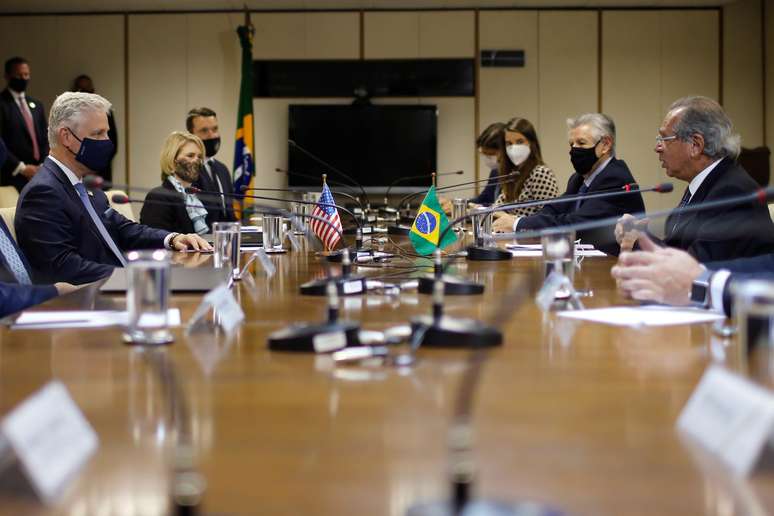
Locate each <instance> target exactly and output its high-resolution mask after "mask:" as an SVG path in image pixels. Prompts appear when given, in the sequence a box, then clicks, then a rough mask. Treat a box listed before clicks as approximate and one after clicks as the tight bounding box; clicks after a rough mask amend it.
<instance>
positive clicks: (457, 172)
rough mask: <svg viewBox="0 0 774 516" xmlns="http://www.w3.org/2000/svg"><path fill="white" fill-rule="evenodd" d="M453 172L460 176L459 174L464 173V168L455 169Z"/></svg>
mask: <svg viewBox="0 0 774 516" xmlns="http://www.w3.org/2000/svg"><path fill="white" fill-rule="evenodd" d="M454 173H455V174H457V175H458V176H460V175H462V174H464V173H465V171H464V170H458V171H456V172H454Z"/></svg>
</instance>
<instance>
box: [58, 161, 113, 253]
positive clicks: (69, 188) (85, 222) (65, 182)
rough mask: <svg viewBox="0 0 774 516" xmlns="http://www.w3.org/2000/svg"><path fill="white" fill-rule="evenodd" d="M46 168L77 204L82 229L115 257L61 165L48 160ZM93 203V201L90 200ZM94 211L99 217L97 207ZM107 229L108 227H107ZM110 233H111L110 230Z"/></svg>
mask: <svg viewBox="0 0 774 516" xmlns="http://www.w3.org/2000/svg"><path fill="white" fill-rule="evenodd" d="M43 165H44V166H46V165H48V166H49V167H50V168H51V172H52V174H53V176H54V178H55V179H56V180H57V181H59V182H60V183H61V184H62V188H63V189H64V190H65V192H67V195H68V196H69V197H70V201H71V202H73V203H75V204H76V205H77V206H78V207H79V208H80V210H78V213H79V216H80V224H79V225H80V227H82V228H83V227H86V228H88V229H89V231H90V232H91V234H92V236H93V237H94V238H96V239H97V240H99V241H100V242H102V246H103V247H104V248H105V249H107V250H108V252H109V253H110V255H111V256H112V255H113V251H112V250H111V249H110V247H109V246H108V245H107V243H106V242H105V241H104V239H103V238H102V235H100V234H99V230H98V229H97V227H96V226H95V225H94V221H92V220H91V217H90V216H89V213H88V212H87V211H86V207H85V206H84V205H83V203H82V202H81V198H80V196H79V195H78V192H76V191H75V188H74V187H73V184H72V183H71V182H70V179H68V177H67V175H66V174H65V172H64V170H62V169H61V168H59V165H57V164H56V163H54V162H53V161H52V160H50V159H48V158H46V161H45V162H44V163H43ZM90 201H91V199H90ZM91 205H92V206H94V203H93V202H92V203H91ZM94 211H96V212H97V216H99V211H98V210H97V208H96V207H94ZM105 229H107V226H106V227H105ZM108 233H110V231H109V230H108Z"/></svg>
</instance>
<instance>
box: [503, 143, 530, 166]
mask: <svg viewBox="0 0 774 516" xmlns="http://www.w3.org/2000/svg"><path fill="white" fill-rule="evenodd" d="M505 152H506V154H508V158H510V160H511V163H513V164H514V165H516V166H517V167H518V166H519V165H521V164H522V163H524V160H526V159H527V158H528V157H529V154H530V149H529V145H524V144H518V145H506V147H505Z"/></svg>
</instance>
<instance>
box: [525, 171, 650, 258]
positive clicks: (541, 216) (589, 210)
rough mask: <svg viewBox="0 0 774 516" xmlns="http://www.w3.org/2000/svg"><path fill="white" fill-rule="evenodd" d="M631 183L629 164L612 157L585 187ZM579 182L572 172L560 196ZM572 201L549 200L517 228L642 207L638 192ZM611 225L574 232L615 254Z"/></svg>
mask: <svg viewBox="0 0 774 516" xmlns="http://www.w3.org/2000/svg"><path fill="white" fill-rule="evenodd" d="M629 183H634V177H632V173H631V172H630V171H629V167H628V166H626V163H625V162H624V161H623V160H620V159H617V158H613V159H611V160H610V163H608V164H607V166H606V167H605V168H604V169H603V170H602V171H601V172H600V173H599V174H597V176H596V177H595V178H594V180H593V181H592V182H591V185H590V187H589V189H588V193H594V192H601V191H604V190H620V189H621V188H622V187H623V186H624V185H626V184H629ZM582 185H583V176H581V175H579V174H577V173H576V174H573V175H572V176H570V179H569V180H568V181H567V190H566V191H565V192H564V193H563V194H562V197H564V196H567V195H575V194H577V193H578V190H579V189H580V188H581V186H582ZM575 206H576V201H568V202H563V203H557V204H549V205H547V206H543V208H542V209H541V210H540V211H539V212H537V213H535V214H534V215H530V216H529V217H523V218H521V219H520V220H519V225H518V227H517V229H518V230H522V231H523V230H532V229H543V228H550V227H554V226H564V225H567V224H577V223H578V222H587V221H590V220H599V219H604V218H607V217H618V216H621V215H623V214H624V213H640V212H643V211H645V204H644V203H643V202H642V194H640V193H639V192H637V193H631V194H626V195H620V196H616V197H607V198H604V199H589V200H587V201H582V202H581V205H580V207H578V209H577V210H576V209H575ZM614 230H615V226H609V227H605V228H600V229H595V230H590V231H581V232H578V235H577V236H578V238H580V239H581V240H582V241H583V242H584V243H590V244H593V245H594V247H596V248H597V249H600V250H602V251H604V252H606V253H608V254H614V255H617V254H618V253H619V252H620V246H619V245H618V243H617V242H616V241H615V235H614V233H613V232H614Z"/></svg>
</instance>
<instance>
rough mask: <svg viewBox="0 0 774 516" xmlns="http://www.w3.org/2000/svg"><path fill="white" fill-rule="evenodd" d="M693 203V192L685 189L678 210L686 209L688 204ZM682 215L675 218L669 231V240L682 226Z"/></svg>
mask: <svg viewBox="0 0 774 516" xmlns="http://www.w3.org/2000/svg"><path fill="white" fill-rule="evenodd" d="M689 202H691V190H690V189H689V188H686V189H685V193H683V198H682V199H680V204H678V205H677V209H678V210H679V209H681V208H685V207H686V206H688V203H689ZM680 215H682V214H681V213H679V212H678V213H677V215H675V216H674V219H675V221H674V224H672V226H671V227H670V228H669V231H667V238H669V237H671V236H672V235H673V234H674V232H675V230H677V226H678V225H680Z"/></svg>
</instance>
